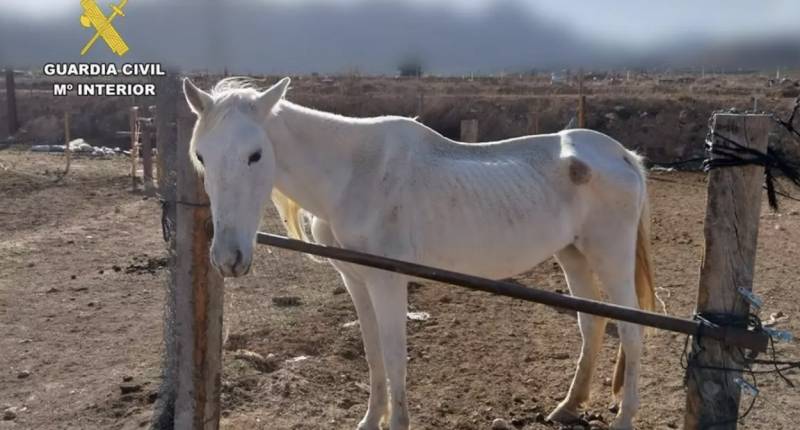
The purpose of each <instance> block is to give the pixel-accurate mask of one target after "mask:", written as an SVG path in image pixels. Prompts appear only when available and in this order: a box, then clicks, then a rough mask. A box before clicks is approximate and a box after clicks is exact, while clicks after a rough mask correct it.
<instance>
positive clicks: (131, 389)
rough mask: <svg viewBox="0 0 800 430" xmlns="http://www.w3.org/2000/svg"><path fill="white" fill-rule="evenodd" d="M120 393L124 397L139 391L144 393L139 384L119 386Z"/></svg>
mask: <svg viewBox="0 0 800 430" xmlns="http://www.w3.org/2000/svg"><path fill="white" fill-rule="evenodd" d="M119 391H120V392H121V393H122V394H123V395H125V394H130V393H137V392H139V391H142V386H141V385H139V384H131V383H126V384H119Z"/></svg>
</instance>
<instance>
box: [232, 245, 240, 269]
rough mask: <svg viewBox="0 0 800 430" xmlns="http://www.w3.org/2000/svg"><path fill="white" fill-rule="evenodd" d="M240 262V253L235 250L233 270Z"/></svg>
mask: <svg viewBox="0 0 800 430" xmlns="http://www.w3.org/2000/svg"><path fill="white" fill-rule="evenodd" d="M241 262H242V251H241V250H239V249H237V250H236V261H235V262H234V263H233V268H234V269H235V268H236V266H238V265H239V264H240V263H241Z"/></svg>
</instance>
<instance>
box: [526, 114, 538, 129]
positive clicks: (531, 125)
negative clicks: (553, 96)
mask: <svg viewBox="0 0 800 430" xmlns="http://www.w3.org/2000/svg"><path fill="white" fill-rule="evenodd" d="M528 121H529V122H528V134H539V112H531V114H530V116H529V117H528Z"/></svg>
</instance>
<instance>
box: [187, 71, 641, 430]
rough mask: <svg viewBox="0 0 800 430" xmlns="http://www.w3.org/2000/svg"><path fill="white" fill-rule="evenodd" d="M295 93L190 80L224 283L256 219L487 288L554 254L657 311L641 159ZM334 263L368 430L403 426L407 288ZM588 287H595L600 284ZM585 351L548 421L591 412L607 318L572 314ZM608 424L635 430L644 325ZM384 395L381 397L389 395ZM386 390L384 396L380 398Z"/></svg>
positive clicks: (242, 255) (284, 84)
mask: <svg viewBox="0 0 800 430" xmlns="http://www.w3.org/2000/svg"><path fill="white" fill-rule="evenodd" d="M288 86H289V79H288V78H284V79H282V80H281V81H280V82H278V83H277V84H275V85H274V86H272V87H271V88H269V89H268V90H266V91H258V90H256V89H254V88H252V87H250V86H249V85H247V84H246V83H245V81H244V80H243V79H226V80H223V81H221V82H219V83H218V84H217V85H216V86H215V88H214V89H213V90H212V91H211V93H207V92H204V91H203V90H200V89H198V88H197V87H196V86H195V85H194V84H192V83H191V81H189V80H188V79H187V80H185V81H184V92H185V95H186V99H187V101H188V103H189V105H190V106H191V109H192V110H193V111H194V112H195V114H196V115H197V118H198V119H197V124H196V125H195V129H194V135H193V137H192V144H191V157H192V158H193V159H194V160H195V161H196V166H197V168H198V169H199V170H201V171H202V172H203V174H204V183H205V188H206V191H207V193H208V195H209V198H210V201H211V211H212V214H213V219H214V232H215V233H214V239H213V243H212V244H211V260H212V262H213V264H214V265H215V266H216V267H217V268H218V269H219V271H220V272H222V274H223V275H225V276H241V275H244V274H246V273H247V272H248V271H249V268H250V263H251V261H252V255H253V246H254V243H255V235H256V231H257V229H258V227H259V223H260V219H261V214H262V209H263V205H264V204H265V203H266V201H267V199H268V197H269V196H270V194H271V193H272V192H273V189H274V190H275V191H276V192H275V194H274V196H275V197H274V199H273V201H274V202H275V204H276V205H277V207H278V209H279V211H280V213H281V215H282V216H283V218H284V221H285V223H286V224H287V227H288V230H289V233H290V234H291V235H293V236H295V237H298V236H302V227H301V226H300V219H301V216H300V212H301V210H305V211H307V212H308V213H310V214H313V223H312V224H313V225H312V234H313V237H314V238H315V239H316V240H318V241H320V242H321V243H324V244H326V245H335V246H339V247H344V248H347V249H353V250H359V251H364V252H369V253H372V254H378V255H382V256H387V257H392V258H396V259H401V260H407V261H412V262H417V263H422V264H427V265H431V266H437V267H441V268H445V269H449V270H454V271H460V272H465V273H469V274H473V275H479V276H483V277H488V278H495V279H501V278H508V277H511V276H514V275H517V274H520V273H522V272H525V271H527V270H529V269H531V268H532V267H534V266H535V265H537V264H539V263H540V262H541V261H543V260H545V259H546V258H547V257H548V256H550V255H555V256H556V258H557V260H558V262H559V264H560V265H561V267H562V269H563V271H564V275H565V276H566V279H567V282H568V285H569V289H570V291H571V293H572V294H574V295H576V296H580V297H586V298H591V299H600V298H601V290H600V288H598V287H599V286H601V287H602V288H603V289H604V290H605V292H606V293H607V294H608V297H609V299H610V300H611V301H612V302H613V303H616V304H619V305H623V306H630V307H640V308H643V309H648V310H651V309H653V307H654V306H653V304H654V298H655V294H654V292H653V286H652V275H651V271H650V262H649V255H648V254H649V251H648V241H649V238H648V231H647V230H648V223H649V220H648V215H647V193H646V189H645V184H646V178H645V174H644V173H643V170H642V166H641V162H640V160H639V157H637V155H636V154H634V153H632V152H630V151H628V150H626V149H625V148H623V147H622V145H620V144H619V143H618V142H616V141H615V140H613V139H611V138H610V137H608V136H605V135H603V134H601V133H597V132H594V131H590V130H565V131H562V132H560V133H556V134H547V135H540V136H527V137H521V138H517V139H509V140H504V141H500V142H492V143H483V144H469V145H466V144H462V143H459V142H454V141H452V140H450V139H447V138H445V137H443V136H441V135H440V134H438V133H437V132H435V131H433V130H431V129H430V128H428V127H426V126H424V125H422V124H420V123H418V122H416V121H414V120H412V119H408V118H402V117H392V116H387V117H379V118H367V119H356V118H347V117H343V116H339V115H334V114H330V113H325V112H319V111H315V110H312V109H308V108H305V107H302V106H299V105H297V104H294V103H291V102H289V101H287V100H285V99H284V96H285V94H286V91H287V88H288ZM331 264H333V266H334V267H335V268H336V270H338V271H339V272H340V274H341V277H342V280H343V281H344V284H345V285H346V287H347V290H348V291H349V292H350V296H351V297H352V299H353V303H354V304H355V308H356V311H357V312H358V319H359V322H360V326H361V333H362V336H363V340H364V349H365V352H366V357H367V361H368V363H369V378H370V396H369V404H368V408H367V412H366V415H365V416H364V418H363V419H362V420H361V422H360V423H359V424H358V428H359V429H361V430H373V429H378V428H379V427H380V424H381V421H382V420H384V419H388V423H389V427H390V429H391V430H404V429H407V428H408V426H409V417H408V405H407V402H406V390H405V381H406V360H407V356H406V327H405V322H406V310H407V288H406V286H407V284H408V282H409V281H410V280H411V278H410V277H408V276H405V275H399V274H395V273H389V272H385V271H381V270H376V269H372V268H367V267H361V266H356V265H351V264H346V263H341V262H337V261H331ZM595 276H596V277H597V279H598V280H599V281H600V282H599V284H600V285H597V284H596V283H595ZM578 324H579V327H580V332H581V336H582V338H583V343H582V346H581V355H580V358H579V359H578V366H577V371H576V373H575V376H574V379H573V381H572V384H571V386H570V388H569V392H568V393H567V396H566V398H565V399H564V400H563V401H562V402H561V403H560V404H559V405H558V406H557V407H556V408H555V410H554V411H553V412H552V413H551V414H550V418H551V419H553V420H555V421H560V422H568V421H572V420H574V419H576V418H577V416H578V413H579V408H580V406H581V404H582V403H584V402H585V401H586V400H587V399H588V398H589V386H590V379H591V376H592V372H593V368H594V363H595V359H596V357H597V353H598V351H599V350H600V348H601V345H602V338H603V333H604V331H605V326H606V319H605V318H601V317H596V316H592V315H587V314H582V313H579V314H578ZM618 326H619V337H620V340H621V347H620V352H619V355H618V360H617V366H616V370H615V374H614V382H613V384H612V385H613V390H612V391H613V394H614V396H615V397H616V398H617V400H619V401H620V404H619V412H618V414H617V416H616V418H615V420H614V422H613V427H614V428H617V429H629V428H632V427H633V418H634V415H635V414H636V411H637V409H638V407H639V397H638V393H637V380H638V376H639V361H640V356H641V351H642V337H643V329H642V327H641V326H638V325H636V324H631V323H625V322H620V323H619V324H618ZM387 382H388V387H387ZM387 388H388V389H387Z"/></svg>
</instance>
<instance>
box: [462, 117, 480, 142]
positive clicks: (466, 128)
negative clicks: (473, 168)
mask: <svg viewBox="0 0 800 430" xmlns="http://www.w3.org/2000/svg"><path fill="white" fill-rule="evenodd" d="M461 141H462V142H469V143H475V142H477V141H478V120H477V119H462V120H461Z"/></svg>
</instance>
